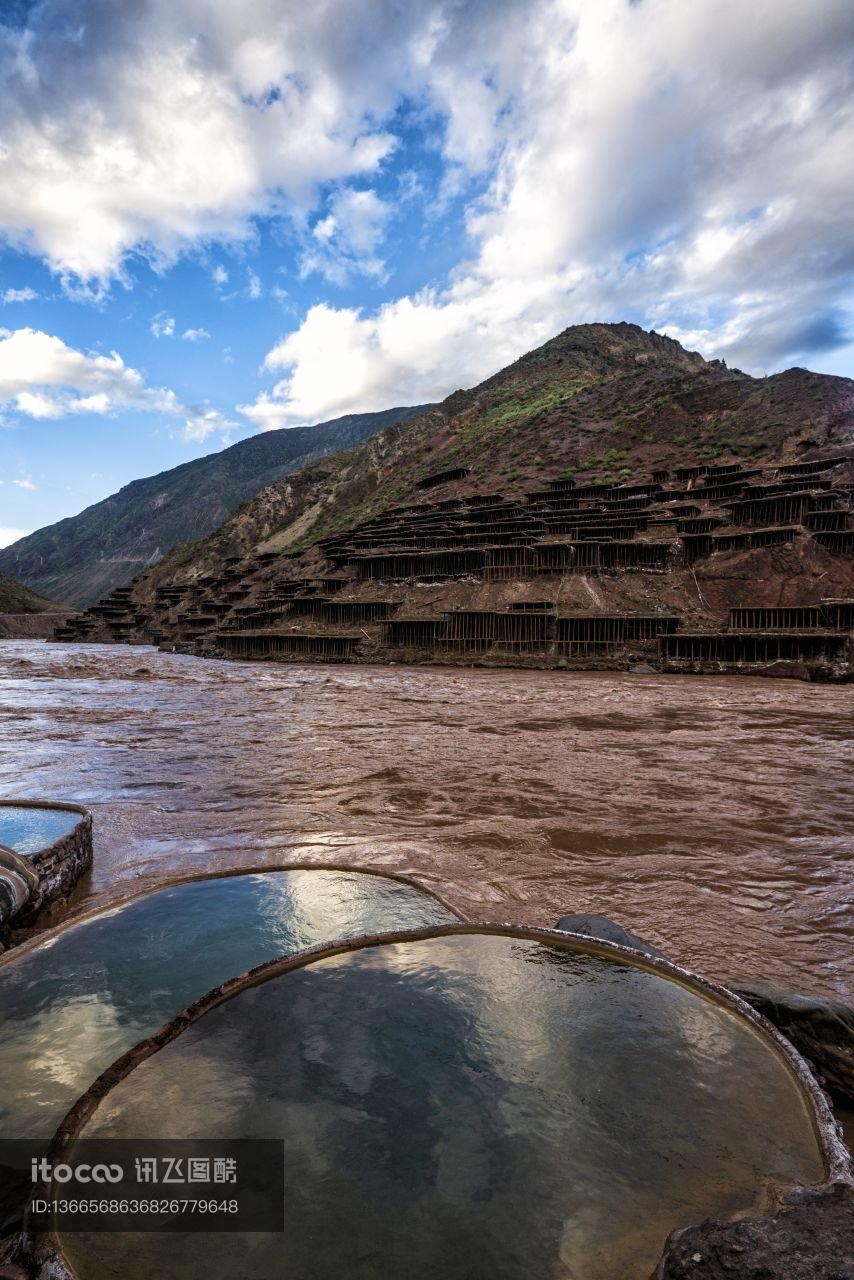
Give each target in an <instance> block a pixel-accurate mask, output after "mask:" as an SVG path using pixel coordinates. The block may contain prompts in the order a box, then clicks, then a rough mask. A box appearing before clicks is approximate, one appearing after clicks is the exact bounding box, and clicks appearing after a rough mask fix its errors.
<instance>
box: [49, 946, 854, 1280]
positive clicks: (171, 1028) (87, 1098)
mask: <svg viewBox="0 0 854 1280" xmlns="http://www.w3.org/2000/svg"><path fill="white" fill-rule="evenodd" d="M478 935H480V936H485V937H503V938H511V939H513V938H515V939H517V940H519V941H529V942H539V943H541V944H544V945H547V946H556V947H558V948H559V949H563V950H566V951H571V952H575V953H581V954H583V955H590V956H596V957H599V958H600V959H606V960H612V961H617V962H621V963H623V964H628V965H630V966H631V967H633V968H636V969H641V970H643V971H645V972H648V973H652V974H654V975H657V976H659V977H662V978H664V979H665V980H669V981H671V982H675V983H677V985H679V986H681V987H683V988H685V989H687V990H688V991H691V992H693V993H694V994H695V995H699V996H700V997H701V998H704V999H706V1000H710V1001H711V1002H712V1003H713V1004H716V1005H717V1006H718V1007H719V1008H723V1009H725V1010H726V1011H727V1012H729V1013H731V1014H734V1015H735V1016H736V1017H737V1018H740V1019H741V1020H742V1021H746V1022H747V1023H748V1024H749V1025H750V1026H751V1028H752V1029H753V1030H754V1032H756V1033H757V1034H758V1036H759V1038H760V1039H764V1040H765V1041H766V1043H767V1044H768V1047H769V1049H770V1050H771V1051H772V1052H774V1051H776V1053H777V1055H778V1057H781V1058H782V1059H783V1062H784V1064H785V1066H786V1067H787V1068H788V1070H789V1073H790V1076H791V1077H792V1078H793V1080H794V1082H795V1085H796V1087H797V1088H798V1089H799V1091H800V1093H801V1096H802V1097H803V1099H804V1101H805V1103H806V1106H807V1110H808V1112H809V1115H810V1120H811V1122H812V1126H813V1131H814V1134H815V1136H816V1139H817V1142H818V1146H819V1150H820V1152H821V1156H822V1159H823V1161H824V1166H825V1181H824V1182H823V1183H822V1184H820V1185H821V1186H824V1187H826V1186H829V1185H831V1184H833V1183H839V1182H845V1183H849V1184H850V1183H851V1182H852V1181H854V1170H852V1161H851V1157H850V1155H849V1153H848V1150H847V1148H846V1147H845V1145H844V1143H843V1142H842V1139H841V1134H840V1130H839V1126H838V1125H837V1123H836V1121H835V1120H834V1117H833V1113H832V1110H831V1108H830V1104H829V1103H828V1100H827V1098H826V1097H825V1095H824V1092H823V1091H822V1089H821V1087H820V1085H819V1084H818V1081H817V1080H816V1079H815V1077H814V1076H813V1074H812V1072H811V1071H810V1068H809V1067H808V1065H807V1063H806V1061H805V1060H804V1059H803V1058H802V1057H801V1055H800V1054H799V1053H798V1051H797V1050H796V1049H795V1048H794V1046H793V1045H791V1044H790V1043H789V1041H788V1040H786V1038H785V1037H784V1036H783V1035H781V1034H780V1032H779V1031H777V1029H776V1028H775V1027H774V1026H773V1025H772V1024H771V1023H770V1022H769V1021H768V1020H767V1019H766V1018H765V1017H764V1016H763V1015H762V1014H760V1013H757V1012H756V1010H755V1009H753V1008H752V1007H751V1006H750V1005H749V1004H747V1003H746V1002H745V1001H744V1000H742V999H741V998H740V997H739V996H737V995H735V994H734V992H731V991H728V990H727V989H726V988H725V987H721V986H717V985H716V984H715V983H712V982H709V981H707V980H706V979H705V978H701V977H699V976H698V975H696V974H694V973H691V972H690V971H689V970H687V969H683V968H681V967H680V966H679V965H676V964H673V963H672V962H671V961H669V960H662V959H658V958H657V957H654V956H649V955H647V954H645V953H644V952H640V951H635V950H634V949H633V948H631V947H624V946H621V945H619V944H618V943H613V942H605V941H603V940H599V939H595V938H590V937H588V936H587V935H585V934H574V933H565V932H563V931H562V930H556V929H541V928H537V927H534V926H530V927H528V926H523V925H510V924H490V923H485V924H469V923H460V924H450V925H435V926H430V927H428V928H425V929H407V930H400V931H398V932H391V933H379V934H373V935H368V936H365V937H361V938H342V939H338V940H337V941H335V942H325V943H320V944H317V945H315V946H313V947H306V948H304V949H303V950H301V951H297V952H294V953H293V954H291V955H288V956H282V957H279V958H277V959H274V960H268V961H266V962H265V963H264V964H261V965H258V966H256V967H255V968H254V969H249V970H247V971H246V972H245V973H242V974H240V975H238V976H237V977H235V978H230V979H229V980H228V981H227V982H224V983H222V984H221V985H220V986H218V987H215V988H213V990H211V991H209V992H207V994H206V995H203V996H201V997H200V998H199V999H198V1000H195V1001H193V1003H192V1004H189V1005H187V1006H186V1008H185V1009H183V1010H182V1011H181V1012H180V1013H179V1014H177V1015H176V1016H175V1017H174V1018H171V1019H170V1020H169V1021H168V1022H166V1023H164V1025H163V1026H162V1027H160V1029H159V1030H158V1031H155V1032H154V1033H153V1034H152V1035H151V1036H148V1037H146V1038H145V1039H144V1040H141V1041H139V1043H137V1044H136V1045H134V1046H133V1047H132V1048H130V1049H128V1050H127V1051H126V1052H125V1053H123V1054H122V1055H121V1056H120V1057H119V1058H117V1059H116V1060H115V1062H113V1063H112V1064H111V1065H110V1066H109V1067H107V1068H106V1070H105V1071H103V1072H102V1073H101V1075H100V1076H99V1077H98V1078H97V1080H95V1081H94V1083H93V1084H92V1085H90V1087H89V1088H88V1089H87V1090H86V1091H85V1093H83V1094H82V1095H81V1096H80V1098H78V1100H77V1102H75V1104H74V1105H73V1106H72V1107H71V1109H70V1110H69V1112H68V1113H67V1115H66V1116H65V1118H64V1120H63V1121H62V1122H61V1124H60V1125H59V1127H58V1128H57V1130H56V1133H55V1134H54V1137H53V1139H52V1141H51V1144H50V1148H49V1150H48V1159H49V1160H50V1161H51V1162H56V1161H57V1160H61V1159H62V1156H63V1154H64V1153H65V1152H66V1151H67V1150H68V1148H69V1147H70V1146H71V1145H72V1144H73V1143H74V1142H75V1141H76V1140H77V1138H79V1137H80V1133H81V1130H82V1129H83V1127H84V1125H85V1124H86V1122H87V1121H88V1120H89V1119H90V1118H91V1116H92V1115H93V1114H94V1112H95V1110H96V1109H97V1107H98V1106H99V1104H100V1103H101V1102H102V1101H103V1100H104V1098H106V1097H107V1095H108V1094H109V1093H110V1092H111V1090H112V1089H113V1087H114V1086H115V1085H117V1084H119V1083H120V1082H121V1081H122V1080H124V1079H125V1078H126V1077H127V1076H129V1075H130V1073H131V1072H132V1071H133V1069H134V1068H135V1067H136V1066H138V1065H139V1063H141V1062H144V1061H145V1060H146V1059H147V1058H150V1057H152V1056H153V1054H155V1053H157V1052H158V1050H160V1049H162V1048H163V1047H164V1046H165V1045H167V1044H170V1043H171V1042H172V1041H173V1040H175V1039H177V1037H178V1036H180V1035H181V1033H182V1032H183V1031H185V1030H186V1029H187V1027H189V1026H192V1025H193V1024H194V1023H195V1022H197V1021H198V1020H199V1019H200V1018H202V1017H203V1016H204V1015H205V1014H206V1013H208V1012H210V1011H211V1010H213V1009H215V1008H217V1007H218V1006H219V1005H221V1004H225V1003H226V1002H227V1001H228V1000H230V999H232V998H233V997H234V996H237V995H239V994H240V993H241V992H243V991H246V990H249V989H250V988H252V987H256V986H260V985H261V984H262V983H264V982H266V981H269V980H270V979H272V978H277V977H279V976H280V975H282V974H286V973H290V972H292V971H294V970H297V969H302V968H306V967H307V966H309V965H311V964H312V963H314V962H315V961H318V960H324V959H329V958H331V957H333V956H338V955H344V954H347V953H348V952H352V951H361V950H366V949H367V948H372V947H378V946H393V945H395V944H398V943H408V942H422V941H427V940H429V939H433V938H447V937H464V936H478ZM787 1190H791V1188H787ZM762 1216H767V1213H766V1214H764V1215H762ZM32 1246H33V1253H34V1257H35V1259H36V1261H37V1262H38V1265H39V1266H45V1265H46V1264H50V1265H52V1267H54V1268H55V1269H56V1270H55V1271H53V1272H51V1274H53V1275H55V1276H56V1280H76V1272H75V1271H74V1269H73V1268H72V1266H71V1264H70V1262H69V1261H68V1260H67V1259H66V1257H65V1254H64V1251H63V1249H62V1245H61V1241H60V1237H59V1236H58V1235H57V1234H56V1232H55V1230H54V1229H53V1227H50V1228H47V1229H45V1230H44V1231H38V1232H35V1233H34V1234H33V1236H32Z"/></svg>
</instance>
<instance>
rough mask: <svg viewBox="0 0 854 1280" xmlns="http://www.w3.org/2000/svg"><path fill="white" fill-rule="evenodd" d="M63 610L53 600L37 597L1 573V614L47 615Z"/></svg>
mask: <svg viewBox="0 0 854 1280" xmlns="http://www.w3.org/2000/svg"><path fill="white" fill-rule="evenodd" d="M57 609H61V606H60V605H58V604H56V603H55V602H54V601H53V600H46V599H44V597H42V596H39V595H36V593H35V592H34V591H30V590H29V588H28V587H25V586H22V584H21V583H20V582H15V581H14V580H13V579H12V578H7V577H6V575H5V573H0V613H46V612H48V611H55V610H57Z"/></svg>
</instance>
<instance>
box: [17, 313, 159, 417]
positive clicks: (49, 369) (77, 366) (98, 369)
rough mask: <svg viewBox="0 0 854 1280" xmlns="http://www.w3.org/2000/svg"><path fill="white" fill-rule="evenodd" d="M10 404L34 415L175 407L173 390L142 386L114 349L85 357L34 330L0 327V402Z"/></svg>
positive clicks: (139, 374)
mask: <svg viewBox="0 0 854 1280" xmlns="http://www.w3.org/2000/svg"><path fill="white" fill-rule="evenodd" d="M10 404H15V405H16V406H17V408H18V410H19V412H21V413H23V414H25V415H27V416H29V417H34V418H53V417H61V416H64V415H65V414H67V413H109V412H112V411H113V410H114V409H119V408H130V409H150V410H159V411H160V412H164V413H175V412H176V411H177V408H178V406H177V401H176V399H175V395H174V393H173V392H172V391H168V390H166V389H165V388H162V387H159V388H158V387H148V386H146V384H145V381H144V379H143V377H142V374H141V373H139V372H138V371H137V370H136V369H132V368H130V367H129V366H128V365H126V364H125V362H124V361H123V360H122V358H121V356H120V355H119V353H118V352H117V351H111V352H110V354H109V355H108V356H105V355H97V354H94V353H92V354H89V355H86V354H84V353H83V352H82V351H77V350H76V349H75V348H74V347H69V346H66V344H65V343H64V342H63V341H62V339H61V338H57V337H55V336H54V335H52V334H49V333H43V332H41V331H40V330H38V329H14V330H9V329H0V405H10Z"/></svg>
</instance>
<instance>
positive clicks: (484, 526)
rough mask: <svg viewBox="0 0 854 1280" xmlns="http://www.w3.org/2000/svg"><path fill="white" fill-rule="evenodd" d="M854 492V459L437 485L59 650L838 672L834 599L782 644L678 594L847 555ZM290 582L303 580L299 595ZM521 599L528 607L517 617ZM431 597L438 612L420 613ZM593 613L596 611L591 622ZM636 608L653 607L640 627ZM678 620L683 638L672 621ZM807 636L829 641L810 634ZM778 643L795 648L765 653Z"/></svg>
mask: <svg viewBox="0 0 854 1280" xmlns="http://www.w3.org/2000/svg"><path fill="white" fill-rule="evenodd" d="M459 470H460V472H465V468H462V469H459ZM852 476H854V459H845V458H843V457H842V456H841V455H835V456H834V457H833V458H825V459H821V458H819V459H810V460H804V461H801V462H798V463H786V464H783V465H780V466H776V467H775V466H767V467H756V466H750V467H746V466H744V465H742V464H740V463H738V462H728V463H722V464H720V465H711V464H708V463H700V462H698V463H697V464H694V465H691V466H686V467H682V468H677V469H676V470H670V469H667V470H664V469H660V470H658V471H657V472H656V473H655V474H654V476H653V478H652V479H649V478H647V477H644V476H638V477H637V478H635V479H632V480H630V481H629V482H627V483H625V484H619V485H617V484H612V483H606V482H601V481H600V482H590V483H579V482H577V480H576V479H574V478H573V477H567V476H562V477H558V478H556V479H554V480H552V481H551V482H550V483H549V484H548V486H547V487H542V482H540V487H539V488H537V489H535V490H532V491H531V492H528V493H522V494H513V495H504V494H500V493H488V494H486V493H484V494H469V495H465V494H464V495H460V494H459V491H458V490H457V491H456V492H455V495H454V496H453V497H444V498H443V496H442V488H443V485H446V484H454V485H457V484H459V483H460V482H461V481H465V480H467V479H469V478H470V477H469V476H468V474H467V473H466V474H458V472H457V471H454V472H453V474H452V473H436V474H435V475H434V476H428V477H425V478H424V479H425V481H429V483H427V484H421V485H420V486H417V487H418V488H420V489H423V490H425V492H424V493H423V496H422V495H421V494H420V493H419V494H418V495H417V496H416V497H415V498H414V499H413V501H412V502H411V503H410V504H409V505H405V506H398V507H395V508H393V509H388V510H386V511H384V512H382V513H381V514H379V515H375V516H373V517H371V518H370V519H368V520H365V521H362V522H361V523H359V524H357V525H355V526H353V527H351V528H349V529H347V530H345V531H343V532H341V533H336V534H334V535H330V536H328V537H325V538H322V539H320V540H319V541H318V542H316V543H315V544H314V545H313V547H312V549H311V551H310V553H302V552H291V551H281V552H277V551H269V550H267V551H258V552H256V553H254V554H253V553H250V554H247V555H244V556H237V555H234V556H230V557H228V558H227V559H226V560H224V561H223V562H222V563H221V564H220V566H219V568H218V571H217V572H213V571H211V572H208V573H205V574H203V575H201V576H200V577H198V578H196V579H194V580H193V581H191V582H183V583H174V584H165V585H161V586H159V587H158V588H157V589H156V592H155V596H154V600H153V603H150V602H148V603H145V602H143V601H141V600H140V599H137V598H136V593H135V591H134V589H133V588H132V587H126V588H120V589H119V590H118V591H117V592H114V593H112V594H111V595H110V596H109V597H108V598H107V599H106V600H104V601H101V602H100V603H99V604H98V605H96V606H93V608H92V609H91V610H89V611H87V613H86V614H83V615H81V616H80V617H78V618H74V619H72V620H71V621H70V622H67V623H66V624H65V626H64V628H63V629H62V631H61V632H60V633H59V636H58V638H61V639H68V640H71V639H96V640H126V639H127V640H137V641H139V640H147V641H152V642H155V643H160V644H162V645H163V646H165V647H175V648H181V649H184V650H185V651H188V652H195V653H199V654H217V653H219V654H227V655H229V656H240V657H251V658H256V657H257V658H262V659H263V658H267V659H274V660H280V661H281V660H296V661H301V660H310V661H315V660H326V661H357V660H372V661H377V660H379V661H382V660H394V659H395V658H396V657H397V656H398V655H401V654H403V655H404V656H410V655H411V654H412V653H413V652H416V653H417V655H418V656H417V658H416V660H424V657H425V656H427V655H428V654H432V655H433V656H434V658H436V657H437V658H438V659H439V660H451V661H458V660H461V659H462V660H465V657H466V655H468V654H471V655H475V657H476V660H480V659H481V658H482V656H483V655H485V654H486V655H489V660H490V661H492V660H496V661H498V660H500V659H501V656H502V655H504V657H505V658H508V659H510V658H512V660H513V661H516V660H517V659H518V660H524V659H526V658H529V659H530V660H531V662H533V663H534V664H535V665H536V664H537V663H544V664H546V665H549V664H552V665H553V664H554V662H556V661H557V660H561V662H562V664H563V661H564V660H568V661H569V663H570V665H571V664H572V663H573V662H575V663H577V664H582V665H583V663H584V661H585V660H587V659H590V660H591V661H593V663H594V665H595V663H596V662H597V661H598V657H599V656H600V655H601V656H602V657H603V658H604V657H609V658H611V659H613V660H614V662H615V663H618V662H619V661H622V660H623V657H624V656H625V655H630V654H633V653H642V654H643V656H644V660H645V661H649V660H655V661H657V662H658V663H659V664H660V666H661V668H662V669H665V670H677V669H685V666H686V665H687V666H690V664H692V663H694V664H697V663H699V664H702V663H703V662H707V663H708V664H711V665H714V664H717V667H718V668H719V667H721V665H723V666H724V667H725V666H727V664H730V665H732V667H733V669H739V670H740V669H742V668H743V667H744V666H745V665H750V664H751V663H753V664H755V665H759V664H761V663H766V662H776V661H790V660H794V661H815V662H818V663H826V662H831V663H838V662H841V661H842V660H843V657H842V656H841V655H844V654H846V653H847V652H848V647H849V636H848V634H847V632H848V630H850V625H851V624H850V617H849V615H848V614H847V613H846V609H847V608H848V603H849V602H848V601H847V599H846V598H843V599H841V600H839V601H837V602H836V604H835V606H834V608H835V609H836V612H835V613H833V614H832V616H831V614H829V613H825V612H821V610H823V609H824V604H822V605H821V606H817V605H813V604H803V605H802V604H800V603H798V604H797V605H796V606H794V608H795V610H796V613H797V610H801V611H802V613H801V615H800V616H801V618H802V624H799V625H798V626H797V627H795V628H792V627H791V626H786V625H783V623H780V625H777V624H775V623H773V622H768V621H767V620H766V622H761V621H760V622H757V621H756V619H752V620H751V619H750V618H749V616H748V614H747V613H744V614H743V615H739V616H740V617H741V619H742V620H741V622H737V621H736V620H735V616H734V617H733V618H732V619H730V621H729V622H728V623H721V624H720V625H719V626H716V622H715V619H714V617H713V616H712V617H709V610H708V608H707V607H706V606H705V601H704V599H703V596H702V593H701V592H700V589H699V588H698V587H697V585H696V578H693V579H692V577H691V575H696V573H697V572H699V566H700V565H701V563H702V562H703V561H705V560H707V559H709V558H710V557H715V556H721V557H723V556H735V555H738V554H739V553H745V552H752V551H756V550H759V549H761V548H776V547H781V548H784V547H787V546H796V547H797V548H799V554H800V552H804V553H806V552H807V550H808V547H809V545H810V544H814V545H815V546H816V547H818V548H821V551H822V553H829V554H830V555H831V556H834V557H836V556H838V557H842V558H844V557H846V556H850V555H851V554H852V552H854V521H852V514H851V499H852V492H854V482H852ZM434 490H435V491H436V494H437V496H438V500H436V499H434V496H433V491H434ZM303 557H305V558H303ZM733 563H734V564H735V563H737V562H733ZM765 563H767V561H766V562H765ZM303 566H305V567H303ZM726 566H727V562H726V561H722V562H721V569H720V573H721V574H723V575H724V577H725V576H726V573H727V567H726ZM307 569H308V570H309V574H310V576H308V575H307V573H306V570H307ZM301 570H302V574H303V575H306V576H297V575H298V574H300V571H301ZM579 579H581V580H582V581H579ZM540 580H542V582H541V584H540ZM583 580H587V581H586V582H585V581H583ZM528 583H534V584H540V585H534V586H533V587H532V588H524V587H523V584H528ZM621 583H627V584H629V585H628V586H626V587H623V586H621V585H620V584H621ZM573 584H575V585H573ZM828 586H831V587H832V588H833V589H837V590H839V589H841V590H846V589H847V580H846V576H845V573H844V572H842V574H841V576H840V575H839V574H833V573H832V574H831V575H830V579H829V581H828ZM436 588H438V591H436V590H435V589H436ZM523 590H524V591H525V592H526V594H528V595H531V596H535V597H538V598H534V599H531V600H518V601H515V602H514V599H513V597H514V596H515V595H522V594H523ZM424 592H430V593H432V595H431V597H430V598H431V599H433V601H434V603H433V606H432V607H429V606H428V608H427V609H425V608H423V607H422V604H421V602H422V601H424V600H426V599H427V597H425V596H424V594H423V593H424ZM662 593H664V594H662ZM586 595H587V596H590V597H591V598H592V599H597V598H598V599H600V600H601V608H599V609H598V610H596V611H595V612H584V610H583V609H582V608H581V607H580V606H581V605H582V602H583V601H584V599H585V596H586ZM567 599H572V600H574V602H575V604H574V607H573V606H568V605H567V603H566V601H567ZM659 599H662V600H664V599H667V600H670V601H671V602H673V601H675V602H677V603H676V604H675V605H674V604H673V603H671V604H670V605H669V606H664V605H663V604H662V605H657V604H656V602H657V600H659ZM465 601H467V602H468V604H465V603H464V602H465ZM561 601H564V603H563V604H561V603H560V602H561ZM698 601H699V606H698ZM556 602H557V603H556ZM630 602H634V605H635V607H632V604H631V603H630ZM645 604H649V605H655V606H656V607H655V609H651V610H650V611H649V612H646V613H645V612H644V611H643V606H644V605H645ZM449 605H453V607H452V608H449V607H448V606H449ZM615 605H617V606H618V607H617V608H615V607H614V606H615ZM475 606H477V607H475ZM481 606H483V607H481ZM609 606H610V607H609ZM828 607H829V606H828ZM686 610H687V612H686V613H685V617H686V621H685V623H684V625H680V623H679V618H678V617H677V616H676V615H677V613H679V612H680V611H683V612H684V611H686ZM816 610H819V613H816ZM771 616H772V615H771V614H769V615H768V617H769V618H770V617H771ZM792 616H796V615H795V614H793V615H792ZM781 617H782V615H781ZM807 618H809V619H813V618H819V619H820V621H821V623H822V625H820V626H819V625H817V624H816V625H815V626H813V625H812V623H810V625H809V626H808V625H807V624H806V622H805V621H804V619H807ZM846 618H847V619H848V621H847V622H846V621H845V619H846ZM736 633H737V637H738V643H737V642H736V639H735V637H736ZM775 636H778V637H779V636H787V637H788V639H787V640H786V641H785V643H783V644H776V642H773V638H774V637H775ZM799 636H800V637H803V643H800V641H799V640H798V637H799ZM721 637H724V639H721ZM726 637H731V638H730V639H726ZM768 637H770V639H768ZM683 639H684V640H685V643H684V644H683V643H682V640H683ZM689 641H690V643H689ZM742 641H743V642H744V643H742ZM339 642H340V643H339ZM699 654H705V655H706V657H705V658H703V657H697V656H696V655H699ZM750 654H753V657H750V656H749V655H750ZM792 654H801V655H802V657H801V658H794V659H793V658H791V656H790V655H792ZM621 655H622V656H621ZM774 655H778V656H774ZM698 669H699V668H698ZM716 669H717V668H716Z"/></svg>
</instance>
